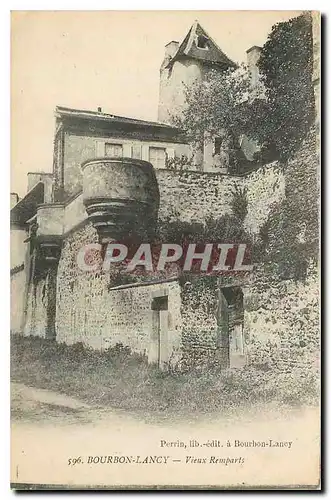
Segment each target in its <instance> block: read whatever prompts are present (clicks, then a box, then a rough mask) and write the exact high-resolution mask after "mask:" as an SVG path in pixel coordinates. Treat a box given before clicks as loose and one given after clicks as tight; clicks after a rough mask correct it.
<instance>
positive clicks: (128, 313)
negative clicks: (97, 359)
mask: <svg viewBox="0 0 331 500" xmlns="http://www.w3.org/2000/svg"><path fill="white" fill-rule="evenodd" d="M96 241H97V235H96V232H95V231H94V229H93V227H92V226H91V225H90V224H87V225H86V226H85V227H83V228H81V229H80V230H78V231H76V232H73V233H72V234H71V235H69V236H68V237H67V239H66V241H65V243H64V246H63V250H62V256H61V260H60V263H59V268H58V280H57V281H58V285H57V314H56V330H57V340H58V341H59V342H66V343H68V344H72V343H75V342H84V343H85V344H87V345H89V346H91V347H93V348H96V349H106V348H108V347H110V346H114V345H116V344H117V343H121V344H123V345H124V346H129V347H130V348H131V349H132V350H133V351H135V352H138V353H141V354H145V355H147V356H149V349H150V347H151V342H150V339H151V335H152V331H151V329H152V327H153V321H152V315H153V311H152V309H151V304H152V298H153V297H154V296H157V294H158V292H160V293H161V295H162V293H166V294H168V300H169V319H168V340H169V343H170V344H169V352H172V353H173V354H174V356H175V354H176V351H178V349H179V344H180V324H181V318H180V303H181V301H180V287H179V285H178V283H177V282H174V281H173V282H169V283H162V284H153V285H140V286H133V287H130V288H122V289H121V288H120V289H113V290H112V289H109V284H110V278H109V275H108V274H107V273H104V272H100V273H96V272H94V273H87V272H84V271H81V270H79V269H78V268H77V265H76V256H77V252H78V251H79V249H80V248H81V246H82V245H84V244H86V243H92V242H96Z"/></svg>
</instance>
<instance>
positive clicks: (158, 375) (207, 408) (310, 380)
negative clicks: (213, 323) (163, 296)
mask: <svg viewBox="0 0 331 500" xmlns="http://www.w3.org/2000/svg"><path fill="white" fill-rule="evenodd" d="M11 379H12V380H13V381H16V382H22V383H24V384H26V385H29V386H33V387H37V388H42V389H49V390H53V391H57V392H60V393H63V394H66V395H69V396H73V397H76V398H78V399H81V400H82V401H84V402H86V403H88V404H91V405H97V406H102V407H107V406H109V407H112V408H121V409H126V410H134V411H136V410H142V411H166V410H173V411H176V412H180V413H186V412H192V413H194V412H199V413H202V412H204V413H210V412H212V411H214V410H216V411H218V410H230V409H234V408H237V407H238V406H245V407H247V406H248V407H249V406H254V405H260V404H265V403H276V404H278V403H279V404H285V405H295V406H297V405H305V404H315V403H316V402H317V400H318V388H317V380H316V377H314V376H313V374H312V373H310V372H307V373H306V372H303V371H302V370H300V371H296V370H292V371H291V372H290V373H275V372H274V371H273V370H265V369H259V368H254V367H245V368H244V369H242V370H232V371H231V370H227V371H222V372H219V371H215V370H206V371H205V372H202V373H201V372H200V373H195V372H190V373H185V374H183V373H171V372H161V371H160V370H158V369H157V368H156V367H154V366H150V365H148V364H147V362H146V359H145V358H143V357H142V356H139V355H136V354H132V353H131V352H130V350H129V349H128V348H125V347H123V346H121V345H117V346H115V347H113V348H111V349H108V350H107V351H104V352H98V351H94V350H92V349H88V348H86V347H84V345H83V344H82V343H78V344H74V345H72V346H67V345H65V344H58V343H56V342H55V341H50V340H45V339H41V338H39V337H33V336H31V337H23V336H20V335H12V336H11Z"/></svg>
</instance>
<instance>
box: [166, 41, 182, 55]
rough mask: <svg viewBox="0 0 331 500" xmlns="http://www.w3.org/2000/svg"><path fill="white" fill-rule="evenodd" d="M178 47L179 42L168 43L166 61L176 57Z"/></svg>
mask: <svg viewBox="0 0 331 500" xmlns="http://www.w3.org/2000/svg"><path fill="white" fill-rule="evenodd" d="M178 46H179V42H175V41H174V40H173V41H172V42H169V43H167V45H166V46H165V53H164V57H165V58H166V59H171V58H172V57H174V55H175V54H176V52H177V49H178Z"/></svg>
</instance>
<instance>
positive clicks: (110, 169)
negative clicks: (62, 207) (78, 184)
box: [81, 158, 160, 243]
mask: <svg viewBox="0 0 331 500" xmlns="http://www.w3.org/2000/svg"><path fill="white" fill-rule="evenodd" d="M81 168H82V171H83V200H84V205H85V208H86V211H87V214H88V217H89V219H90V220H91V222H92V224H93V226H94V227H95V229H96V230H97V232H98V234H99V239H100V242H101V243H106V242H108V241H111V240H113V239H116V240H121V239H123V238H124V239H125V238H126V237H135V238H139V239H148V238H150V237H151V236H152V235H153V233H154V231H155V226H156V221H157V215H158V209H159V199H160V196H159V189H158V184H157V180H156V176H155V172H154V168H153V165H152V164H151V163H149V162H147V161H143V160H136V159H134V158H99V159H95V160H88V161H86V162H84V163H83V164H82V167H81Z"/></svg>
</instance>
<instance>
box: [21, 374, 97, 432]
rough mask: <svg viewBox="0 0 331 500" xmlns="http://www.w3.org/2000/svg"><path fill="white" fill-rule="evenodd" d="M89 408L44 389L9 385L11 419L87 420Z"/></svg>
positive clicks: (75, 400) (79, 402) (73, 399)
mask: <svg viewBox="0 0 331 500" xmlns="http://www.w3.org/2000/svg"><path fill="white" fill-rule="evenodd" d="M90 410H91V407H90V406H89V405H87V404H85V403H83V402H82V401H79V400H78V399H75V398H72V397H69V396H66V395H63V394H58V393H56V392H54V391H49V390H46V389H37V388H34V387H28V386H26V385H24V384H21V383H17V382H12V383H11V417H12V420H13V421H17V420H24V421H25V420H26V421H30V420H40V419H44V418H45V417H47V419H54V418H55V419H58V418H60V419H62V420H64V421H68V423H69V421H70V420H71V419H72V418H74V419H75V420H77V418H85V419H86V418H87V416H88V413H89V411H90Z"/></svg>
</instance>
